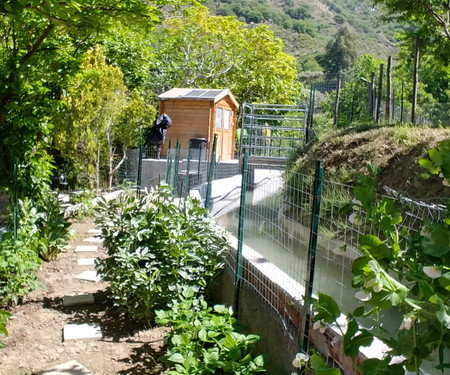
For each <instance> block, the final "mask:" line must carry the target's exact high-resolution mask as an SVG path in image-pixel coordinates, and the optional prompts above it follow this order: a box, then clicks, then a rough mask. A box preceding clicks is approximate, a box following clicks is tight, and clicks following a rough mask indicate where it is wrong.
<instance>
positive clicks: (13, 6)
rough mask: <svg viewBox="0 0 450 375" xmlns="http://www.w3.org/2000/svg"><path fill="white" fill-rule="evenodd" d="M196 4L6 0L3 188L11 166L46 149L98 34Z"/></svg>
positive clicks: (0, 117) (2, 12)
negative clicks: (71, 79)
mask: <svg viewBox="0 0 450 375" xmlns="http://www.w3.org/2000/svg"><path fill="white" fill-rule="evenodd" d="M195 2H196V0H192V1H190V0H157V1H155V2H143V1H141V0H129V1H126V2H120V1H116V0H104V1H102V2H101V6H99V2H98V1H96V0H68V1H64V2H61V1H57V0H34V1H30V2H25V1H21V0H7V1H2V2H1V4H0V25H1V26H2V27H1V29H0V34H1V35H0V50H1V54H0V56H1V57H0V61H1V65H0V85H1V87H2V90H0V181H1V182H0V185H1V188H5V187H6V188H8V187H9V188H10V187H11V186H12V183H13V176H12V171H13V164H16V165H18V166H19V168H24V167H25V166H26V165H28V162H25V159H24V156H25V155H31V156H33V158H32V160H35V159H36V158H35V156H36V155H37V153H36V152H34V151H33V150H36V149H39V150H43V152H44V153H45V152H46V149H47V147H48V146H49V143H50V142H49V141H50V139H51V131H52V126H51V123H50V115H51V113H52V112H53V109H54V107H55V106H57V105H58V101H59V98H60V96H61V93H62V91H63V87H64V83H65V80H66V79H67V77H68V76H69V75H70V73H71V72H72V71H73V69H76V66H77V63H78V61H77V60H78V59H77V58H78V56H80V54H81V53H82V52H84V50H85V49H86V46H90V45H91V44H92V39H93V38H94V37H96V36H97V35H98V34H100V33H102V32H105V31H106V30H108V29H109V28H110V27H111V26H112V25H114V24H117V23H120V22H126V23H128V24H130V23H132V24H139V25H140V26H141V27H142V28H147V29H148V28H151V27H152V26H153V25H155V24H156V23H157V22H159V21H160V19H161V16H162V12H161V9H160V8H161V7H162V6H163V5H172V6H179V5H181V4H190V3H195ZM67 68H68V69H67ZM18 135H19V136H18ZM40 160H42V161H43V160H47V158H45V157H43V158H41V159H40ZM48 161H49V163H50V162H51V160H48ZM42 167H43V166H42ZM46 168H47V170H48V169H49V168H50V164H48V165H47V167H46ZM27 183H29V182H27Z"/></svg>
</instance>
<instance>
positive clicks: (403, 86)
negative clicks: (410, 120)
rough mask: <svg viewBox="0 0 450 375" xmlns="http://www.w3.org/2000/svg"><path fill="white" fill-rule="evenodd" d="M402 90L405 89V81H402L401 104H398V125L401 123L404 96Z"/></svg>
mask: <svg viewBox="0 0 450 375" xmlns="http://www.w3.org/2000/svg"><path fill="white" fill-rule="evenodd" d="M404 89H405V81H403V80H402V97H401V104H400V123H402V122H403V95H404Z"/></svg>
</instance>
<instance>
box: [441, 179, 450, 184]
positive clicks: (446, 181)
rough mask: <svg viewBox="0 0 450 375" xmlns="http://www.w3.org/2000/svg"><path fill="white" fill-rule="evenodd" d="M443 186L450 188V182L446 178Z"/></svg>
mask: <svg viewBox="0 0 450 375" xmlns="http://www.w3.org/2000/svg"><path fill="white" fill-rule="evenodd" d="M442 185H444V186H450V181H449V180H447V179H446V178H444V179H443V180H442Z"/></svg>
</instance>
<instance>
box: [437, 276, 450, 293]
mask: <svg viewBox="0 0 450 375" xmlns="http://www.w3.org/2000/svg"><path fill="white" fill-rule="evenodd" d="M439 285H440V286H442V287H443V288H445V289H446V290H448V291H449V292H450V272H446V273H444V274H442V276H441V277H440V278H439Z"/></svg>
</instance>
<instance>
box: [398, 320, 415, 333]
mask: <svg viewBox="0 0 450 375" xmlns="http://www.w3.org/2000/svg"><path fill="white" fill-rule="evenodd" d="M412 323H413V319H412V318H410V317H407V316H405V317H404V318H403V320H402V324H400V330H404V329H406V330H407V331H409V330H410V329H411V326H412Z"/></svg>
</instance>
